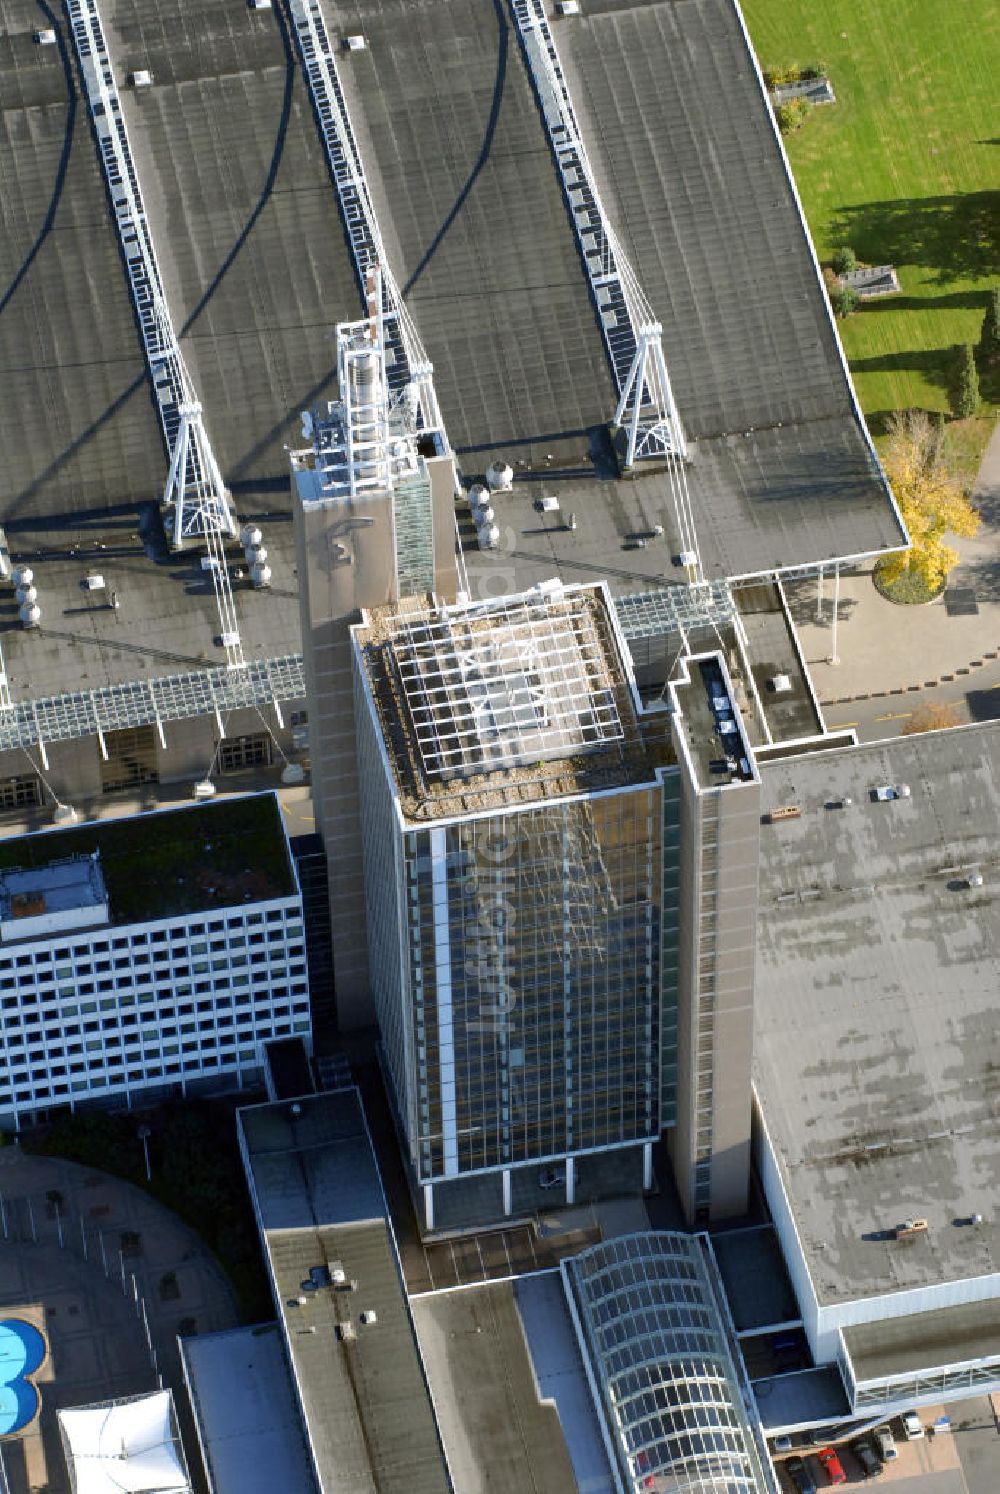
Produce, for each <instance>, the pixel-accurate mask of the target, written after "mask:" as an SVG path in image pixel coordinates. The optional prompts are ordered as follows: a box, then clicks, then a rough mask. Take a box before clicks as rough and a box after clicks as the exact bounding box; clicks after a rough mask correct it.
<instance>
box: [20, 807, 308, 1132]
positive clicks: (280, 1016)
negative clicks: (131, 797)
mask: <svg viewBox="0 0 1000 1494" xmlns="http://www.w3.org/2000/svg"><path fill="white" fill-rule="evenodd" d="M292 1035H295V1036H299V1037H301V1038H302V1039H303V1040H304V1041H305V1042H306V1043H307V1045H308V1044H309V1043H310V1040H311V1022H310V1011H309V990H308V983H307V978H306V963H305V940H304V934H303V924H302V898H301V893H300V890H299V886H298V881H297V877H296V872H295V866H294V862H293V860H292V858H291V855H290V852H289V849H288V843H287V839H286V836H285V831H284V826H283V822H282V819H281V815H280V811H279V808H278V804H277V800H276V799H275V797H274V796H273V795H271V794H261V795H253V796H247V797H245V798H239V799H227V800H225V801H221V802H219V803H215V804H207V805H197V806H191V807H188V808H184V809H179V810H167V811H160V812H157V813H155V814H148V815H137V816H132V817H130V818H128V819H123V820H112V821H102V822H99V823H95V824H89V825H85V826H80V827H77V828H73V829H67V830H55V831H48V832H44V833H42V834H38V835H29V836H22V837H18V838H16V839H11V840H7V841H4V842H0V1125H3V1126H7V1127H13V1128H17V1127H19V1126H20V1124H21V1123H22V1122H23V1121H24V1120H25V1119H26V1118H27V1117H29V1116H37V1114H38V1113H39V1112H44V1111H49V1110H51V1109H53V1108H56V1107H60V1106H65V1105H69V1106H70V1107H71V1108H75V1107H76V1106H77V1105H80V1104H83V1103H86V1102H90V1101H102V1102H106V1101H109V1100H113V1099H119V1100H122V1101H124V1102H126V1103H128V1104H132V1103H133V1102H134V1100H135V1099H136V1098H137V1097H138V1096H140V1095H142V1096H143V1097H144V1098H151V1097H153V1096H154V1095H162V1094H166V1093H177V1092H180V1093H188V1092H190V1091H192V1090H205V1091H209V1090H220V1089H225V1088H229V1087H235V1086H240V1085H244V1084H246V1083H248V1082H250V1081H252V1080H255V1079H256V1078H257V1076H258V1073H259V1071H260V1068H261V1065H262V1054H263V1046H264V1044H265V1043H266V1042H268V1041H270V1040H271V1039H272V1038H277V1037H290V1036H292Z"/></svg>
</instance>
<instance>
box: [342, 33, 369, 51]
mask: <svg viewBox="0 0 1000 1494" xmlns="http://www.w3.org/2000/svg"><path fill="white" fill-rule="evenodd" d="M367 45H368V43H367V42H366V41H365V39H364V37H363V36H361V35H360V34H359V33H357V32H355V33H354V35H353V36H345V37H344V46H345V48H346V49H347V51H348V52H363V51H364V50H365V47H367Z"/></svg>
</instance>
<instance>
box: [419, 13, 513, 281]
mask: <svg viewBox="0 0 1000 1494" xmlns="http://www.w3.org/2000/svg"><path fill="white" fill-rule="evenodd" d="M493 9H494V11H495V13H496V18H497V29H498V32H499V47H498V51H497V71H496V77H495V78H494V80H493V98H492V100H491V102H490V113H489V118H488V119H487V121H486V132H485V134H484V135H483V143H482V145H481V146H480V148H479V155H478V156H477V157H476V161H475V164H474V166H473V168H472V170H471V171H470V172H469V175H468V176H467V177H466V179H465V181H464V182H463V184H462V187H461V190H460V191H459V194H458V196H457V197H456V198H455V201H454V203H453V204H452V206H451V208H450V210H449V212H448V213H447V215H446V216H445V219H444V221H443V223H442V224H441V227H440V228H439V229H438V231H437V233H436V234H435V235H434V237H433V238H432V239H431V241H430V243H429V244H428V246H427V248H426V249H425V250H424V252H423V255H422V256H421V258H420V261H419V263H418V264H417V267H416V269H415V270H414V271H413V274H412V275H411V276H410V277H409V279H408V280H407V281H406V282H405V284H404V285H403V299H404V300H405V299H406V298H407V297H408V296H409V294H410V292H411V291H412V289H413V287H414V286H415V285H416V283H417V281H418V280H419V279H420V277H421V275H422V274H423V273H424V271H425V270H426V268H427V266H428V265H429V264H430V262H431V260H432V259H433V258H434V255H435V254H436V253H437V251H438V249H439V248H440V246H441V243H442V241H443V240H444V238H445V235H446V234H447V232H448V230H449V229H450V228H451V225H452V224H453V223H454V221H455V219H456V218H457V217H458V215H459V213H460V212H461V211H462V208H463V207H464V206H465V202H466V199H467V198H468V196H469V193H470V192H471V191H472V188H473V186H474V185H475V182H476V178H477V177H478V176H479V173H480V172H481V171H482V169H483V167H484V166H485V165H486V162H487V161H488V160H489V158H490V151H491V150H492V149H493V138H494V136H495V135H496V130H497V124H498V122H499V119H500V106H501V104H502V103H503V94H504V88H505V86H506V83H507V54H508V51H509V49H510V27H509V26H508V24H507V17H506V15H505V14H504V10H503V5H502V3H501V0H493Z"/></svg>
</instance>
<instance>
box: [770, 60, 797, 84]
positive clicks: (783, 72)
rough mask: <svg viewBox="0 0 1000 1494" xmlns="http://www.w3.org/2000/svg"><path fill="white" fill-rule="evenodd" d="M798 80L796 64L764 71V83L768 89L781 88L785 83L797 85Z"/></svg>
mask: <svg viewBox="0 0 1000 1494" xmlns="http://www.w3.org/2000/svg"><path fill="white" fill-rule="evenodd" d="M798 78H799V70H798V68H797V67H796V66H795V64H794V63H791V64H790V65H789V64H786V65H785V67H766V68H765V69H764V82H765V83H766V84H767V86H768V88H780V87H781V85H782V84H783V83H796V82H797V81H798Z"/></svg>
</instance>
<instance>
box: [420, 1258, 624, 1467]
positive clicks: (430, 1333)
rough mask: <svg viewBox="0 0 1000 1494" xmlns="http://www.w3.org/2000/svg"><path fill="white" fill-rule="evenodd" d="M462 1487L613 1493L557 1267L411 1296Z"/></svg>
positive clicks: (435, 1395) (449, 1445) (448, 1448)
mask: <svg viewBox="0 0 1000 1494" xmlns="http://www.w3.org/2000/svg"><path fill="white" fill-rule="evenodd" d="M411 1305H412V1309H413V1316H414V1321H415V1322H416V1326H417V1334H418V1336H419V1339H420V1346H421V1349H422V1351H423V1355H424V1359H425V1361H426V1364H427V1373H428V1376H429V1379H430V1383H431V1390H432V1392H433V1394H434V1397H435V1400H436V1403H437V1406H438V1408H439V1414H440V1416H441V1420H442V1434H443V1436H444V1440H445V1446H446V1448H447V1450H448V1456H449V1460H450V1462H451V1467H452V1473H453V1476H454V1478H455V1481H456V1484H457V1486H458V1488H460V1489H461V1490H462V1494H485V1491H487V1490H488V1491H490V1494H523V1491H524V1490H526V1489H553V1490H554V1489H576V1488H579V1489H586V1490H587V1491H588V1494H611V1491H612V1489H613V1488H614V1484H613V1482H612V1478H611V1472H610V1469H609V1467H608V1462H607V1456H606V1454H605V1452H604V1448H603V1446H602V1443H601V1437H600V1432H599V1430H598V1423H597V1416H596V1413H595V1411H594V1405H593V1401H592V1400H591V1397H590V1391H589V1389H588V1386H587V1379H586V1373H585V1371H584V1367H583V1362H582V1360H581V1359H580V1354H579V1350H578V1349H577V1346H576V1340H575V1338H574V1336H573V1327H572V1323H571V1321H570V1317H569V1312H568V1309H567V1306H566V1299H565V1294H564V1292H563V1286H562V1281H561V1279H560V1276H559V1273H558V1272H557V1271H550V1272H544V1273H541V1274H539V1275H537V1276H525V1277H520V1278H518V1279H517V1280H515V1281H504V1282H494V1283H491V1284H490V1285H487V1286H477V1287H470V1288H465V1289H459V1290H457V1291H444V1292H440V1291H439V1292H430V1293H428V1294H427V1295H426V1296H421V1297H415V1298H413V1299H412V1303H411Z"/></svg>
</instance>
